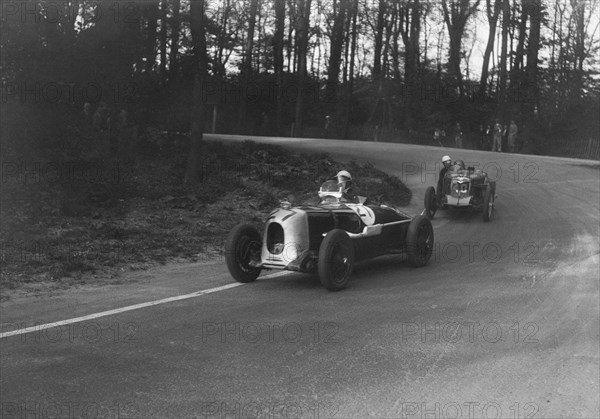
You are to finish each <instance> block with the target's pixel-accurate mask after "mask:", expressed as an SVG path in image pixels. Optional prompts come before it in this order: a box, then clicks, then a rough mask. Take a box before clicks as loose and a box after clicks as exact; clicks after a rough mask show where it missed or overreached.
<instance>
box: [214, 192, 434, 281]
mask: <svg viewBox="0 0 600 419" xmlns="http://www.w3.org/2000/svg"><path fill="white" fill-rule="evenodd" d="M319 197H320V198H321V201H320V202H319V203H318V204H316V205H308V204H307V205H299V206H292V205H291V204H289V203H282V206H281V207H280V208H278V209H276V210H274V211H272V212H271V214H270V215H269V217H268V218H267V221H266V223H265V226H264V229H263V233H262V235H261V234H260V233H259V232H258V230H257V229H255V228H254V227H252V226H251V225H249V224H240V225H238V226H236V227H235V228H234V229H233V230H232V231H231V232H230V234H229V236H228V238H227V243H226V248H225V251H226V253H225V257H226V262H227V267H228V269H229V272H230V273H231V275H232V276H233V278H234V279H235V280H236V281H239V282H251V281H254V280H255V279H256V278H257V277H258V275H259V274H260V272H261V270H262V269H285V270H290V271H298V272H305V273H318V275H319V279H320V281H321V283H322V284H323V286H324V287H325V288H327V289H328V290H330V291H337V290H341V289H343V288H345V287H346V285H347V284H348V280H349V278H350V275H351V273H352V269H353V266H354V264H355V262H357V261H359V260H364V259H367V258H373V257H376V256H381V255H384V254H390V253H399V254H407V255H408V260H409V262H410V263H411V264H412V265H413V266H415V267H420V266H423V265H425V264H426V263H427V262H428V260H429V258H430V257H431V253H432V250H433V227H432V225H431V222H430V221H429V219H428V218H427V217H425V216H423V215H419V216H416V217H414V218H413V217H410V216H409V215H407V214H404V213H403V212H401V211H399V210H397V209H395V208H392V207H389V206H386V205H365V204H364V203H363V202H364V201H365V200H364V198H362V197H361V198H360V199H359V201H358V202H357V203H352V202H348V201H346V200H345V199H344V196H343V191H342V189H341V188H340V187H339V185H338V184H337V182H335V181H327V182H325V183H323V184H322V185H321V188H320V190H319Z"/></svg>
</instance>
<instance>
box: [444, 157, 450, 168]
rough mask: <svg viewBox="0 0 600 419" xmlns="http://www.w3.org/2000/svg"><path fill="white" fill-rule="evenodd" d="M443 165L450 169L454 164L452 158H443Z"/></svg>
mask: <svg viewBox="0 0 600 419" xmlns="http://www.w3.org/2000/svg"><path fill="white" fill-rule="evenodd" d="M442 164H443V165H444V167H449V166H450V165H451V164H452V159H451V158H450V156H444V157H442Z"/></svg>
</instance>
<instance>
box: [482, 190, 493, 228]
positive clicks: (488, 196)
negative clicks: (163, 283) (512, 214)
mask: <svg viewBox="0 0 600 419" xmlns="http://www.w3.org/2000/svg"><path fill="white" fill-rule="evenodd" d="M495 194H496V183H495V182H494V183H490V184H489V185H488V186H487V188H486V189H485V193H484V195H483V221H484V222H487V221H490V220H491V219H492V215H493V213H494V200H495Z"/></svg>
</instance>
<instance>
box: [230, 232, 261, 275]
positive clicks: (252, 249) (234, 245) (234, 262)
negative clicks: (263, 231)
mask: <svg viewBox="0 0 600 419" xmlns="http://www.w3.org/2000/svg"><path fill="white" fill-rule="evenodd" d="M261 247H262V242H261V238H260V234H259V233H258V231H257V230H256V229H255V228H254V227H253V226H251V225H249V224H239V225H237V226H236V227H234V228H233V230H231V232H230V233H229V236H228V237H227V242H226V244H225V261H226V262H227V268H228V269H229V273H231V276H233V278H234V279H235V280H236V281H238V282H252V281H254V280H255V279H256V278H257V277H258V275H259V274H260V271H261V269H260V268H256V267H253V266H251V265H250V262H251V261H256V262H260V252H261Z"/></svg>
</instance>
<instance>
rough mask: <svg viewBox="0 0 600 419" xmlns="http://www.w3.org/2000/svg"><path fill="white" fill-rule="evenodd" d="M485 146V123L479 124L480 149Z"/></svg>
mask: <svg viewBox="0 0 600 419" xmlns="http://www.w3.org/2000/svg"><path fill="white" fill-rule="evenodd" d="M484 148H485V129H484V128H483V124H479V149H480V150H483V149H484Z"/></svg>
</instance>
